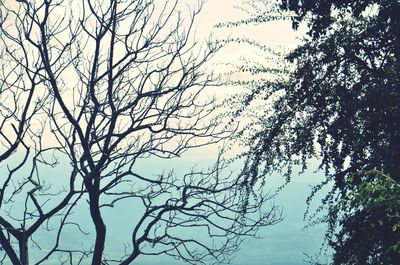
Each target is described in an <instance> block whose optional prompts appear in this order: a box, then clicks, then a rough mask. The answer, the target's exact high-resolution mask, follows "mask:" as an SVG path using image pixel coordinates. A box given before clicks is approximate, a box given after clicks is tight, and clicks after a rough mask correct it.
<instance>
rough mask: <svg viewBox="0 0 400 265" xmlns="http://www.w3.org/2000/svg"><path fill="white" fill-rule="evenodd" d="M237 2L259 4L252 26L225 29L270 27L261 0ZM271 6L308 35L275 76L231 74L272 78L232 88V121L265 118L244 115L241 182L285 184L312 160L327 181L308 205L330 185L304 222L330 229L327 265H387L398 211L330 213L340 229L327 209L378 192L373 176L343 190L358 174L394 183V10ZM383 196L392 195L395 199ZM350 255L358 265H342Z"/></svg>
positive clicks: (397, 130) (397, 79)
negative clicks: (270, 179)
mask: <svg viewBox="0 0 400 265" xmlns="http://www.w3.org/2000/svg"><path fill="white" fill-rule="evenodd" d="M245 2H246V3H252V5H251V6H255V5H256V4H258V5H257V8H255V9H254V10H255V13H254V14H252V15H253V17H251V18H249V19H248V20H242V21H240V22H238V24H235V23H231V25H235V26H237V25H241V24H242V23H243V21H246V22H249V23H263V22H265V21H270V20H272V19H268V16H269V15H270V14H271V12H270V11H268V10H266V11H265V12H264V13H263V12H262V9H260V6H262V4H265V1H245ZM260 3H261V4H260ZM276 4H277V5H279V6H280V7H281V8H282V9H283V11H282V12H283V13H282V19H287V17H288V15H287V14H289V16H291V19H292V21H293V27H294V28H295V29H297V28H298V27H299V23H300V22H303V21H304V22H307V23H308V25H309V27H310V28H309V29H310V30H309V32H308V34H307V36H306V37H305V39H304V40H303V43H302V44H301V45H300V46H299V47H298V48H296V49H295V50H294V51H292V52H291V53H290V54H289V55H288V56H286V60H287V61H288V62H290V63H291V64H290V65H289V66H287V64H285V63H284V62H279V60H278V62H279V65H277V66H276V68H278V69H281V71H280V72H279V71H278V70H274V71H271V68H269V67H264V68H263V67H261V66H260V65H259V64H254V65H252V64H251V63H249V62H246V63H248V64H247V65H245V66H241V67H240V68H239V69H240V70H243V69H245V70H246V71H247V72H250V73H256V74H260V73H261V74H268V73H270V74H273V77H272V78H271V77H270V78H264V79H263V78H255V80H253V81H250V82H248V81H246V82H238V84H240V85H246V86H247V87H248V88H249V90H248V92H247V93H245V94H242V95H240V96H238V97H237V98H236V99H232V100H230V103H231V104H233V105H235V106H236V108H237V110H238V111H237V112H236V113H235V115H238V116H239V115H242V113H244V112H245V111H246V109H248V108H250V109H252V108H254V106H257V107H258V108H260V107H261V108H264V110H265V114H263V115H259V117H258V118H257V117H254V116H253V117H252V118H253V121H252V122H251V124H250V125H249V126H247V127H246V128H245V129H244V130H243V131H242V134H241V135H242V139H241V140H242V141H243V142H244V145H248V146H250V148H249V150H248V151H247V152H245V153H244V154H243V156H245V157H247V159H248V160H249V161H251V162H250V163H251V164H250V165H249V166H248V167H247V172H248V175H247V177H248V178H247V179H248V181H249V182H250V183H256V182H257V181H258V180H259V179H264V178H265V176H267V175H269V174H271V173H272V172H273V171H284V172H285V173H284V175H285V176H286V179H287V181H290V178H291V176H292V169H293V167H294V166H296V165H300V166H302V168H303V170H305V169H306V168H307V166H308V165H309V161H310V159H312V158H314V159H318V160H319V161H320V164H319V168H320V169H323V170H324V173H325V176H326V181H324V182H323V183H321V184H320V185H318V186H316V187H314V189H313V191H312V193H311V195H310V197H309V201H308V202H310V200H311V199H312V198H313V196H314V195H315V193H316V192H318V191H320V190H321V188H322V187H323V186H324V185H326V184H327V183H333V188H332V190H331V191H330V192H329V193H328V195H327V196H326V197H325V198H324V199H323V200H322V204H323V205H321V207H320V208H319V209H318V211H317V212H320V211H322V210H323V209H328V214H327V215H325V216H322V217H321V219H316V220H315V219H313V218H314V217H315V216H316V215H313V216H312V217H311V218H312V219H313V220H314V221H315V222H318V221H322V222H325V223H328V224H329V226H330V227H329V229H330V230H329V231H328V233H327V238H329V239H330V242H329V244H330V245H331V246H333V247H334V250H335V254H334V262H335V264H348V263H349V264H365V262H372V263H368V264H377V263H374V262H378V261H379V262H381V261H382V262H383V264H394V263H393V262H394V260H395V257H398V255H399V253H398V252H391V253H392V254H390V255H391V256H390V255H389V256H388V255H386V253H387V251H388V250H389V248H390V247H391V246H392V245H393V244H394V238H396V237H397V236H398V233H397V232H396V233H394V232H393V231H391V226H392V223H391V222H388V214H390V212H392V211H399V206H398V204H396V206H395V207H394V208H384V207H385V206H387V205H385V204H381V206H382V207H383V209H378V207H372V206H371V207H370V206H369V205H368V206H366V205H365V204H363V203H362V207H366V208H365V209H364V210H362V211H360V212H357V213H355V214H354V215H351V214H352V213H353V211H355V210H356V209H355V208H352V207H347V208H345V207H339V208H340V209H341V210H342V211H344V212H341V213H340V214H344V215H346V214H347V216H345V217H343V219H341V221H340V222H339V223H336V221H332V220H333V219H334V218H335V217H337V215H336V214H339V213H335V214H334V212H335V211H333V210H332V209H333V208H334V206H335V205H337V204H338V203H340V201H342V200H344V201H347V200H352V198H351V197H350V198H349V196H350V195H349V194H352V192H354V190H355V189H358V188H359V189H362V188H363V186H362V183H364V182H368V183H371V185H378V183H377V182H376V181H378V180H374V176H375V175H376V174H371V175H368V176H369V177H366V176H365V177H364V180H363V181H360V182H359V183H357V182H349V180H350V179H353V180H354V176H359V175H360V174H361V173H360V172H368V171H369V170H372V169H378V170H381V171H382V172H384V174H386V175H387V176H388V178H391V179H393V180H394V181H395V182H399V180H400V161H399V158H400V149H399V148H398V147H399V146H400V122H399V121H400V119H399V117H400V90H399V84H400V74H399V73H400V71H399V69H400V68H399V58H400V57H399V48H400V45H399V36H400V34H399V29H400V27H399V26H398V25H399V17H398V15H397V14H398V13H399V10H400V3H399V1H396V0H387V1H386V0H382V1H296V0H294V1H282V2H280V1H277V2H276ZM273 12H276V11H273ZM263 16H265V18H263ZM272 18H275V16H273V17H272ZM244 24H246V23H244ZM226 25H228V26H229V25H230V24H226ZM247 43H249V42H247ZM265 64H266V65H267V64H268V62H266V63H265ZM282 65H283V67H282ZM260 101H261V102H263V103H260ZM257 113H258V112H257ZM350 183H351V184H350ZM354 185H356V187H355V186H354ZM357 185H361V186H360V187H357ZM386 192H388V196H395V197H396V196H398V194H396V193H397V192H398V191H397V190H393V193H392V194H390V193H389V189H386ZM353 206H354V205H353ZM360 207H361V206H360ZM364 218H367V219H366V220H363V219H364ZM371 218H372V219H371ZM361 220H363V221H362V222H361ZM372 220H374V221H372ZM376 220H378V221H376ZM375 221H376V222H378V223H380V222H381V221H382V222H383V223H382V224H381V225H382V227H380V228H379V229H377V233H370V234H369V235H370V236H371V238H370V239H369V240H363V239H365V234H364V233H365V232H366V231H367V230H368V229H372V228H373V227H374V226H375V225H376V224H377V223H376V222H375ZM336 229H340V230H341V232H340V233H339V234H338V237H334V236H333V234H334V233H335V232H336ZM378 231H380V232H381V233H380V232H378ZM352 250H354V253H356V255H359V256H358V257H357V259H358V260H359V261H360V263H351V262H352V261H351V258H352V254H351V251H352ZM349 253H350V254H349ZM363 262H364V263H363Z"/></svg>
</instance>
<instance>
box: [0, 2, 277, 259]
mask: <svg viewBox="0 0 400 265" xmlns="http://www.w3.org/2000/svg"><path fill="white" fill-rule="evenodd" d="M201 5H202V3H201V2H199V3H198V6H197V7H196V8H194V9H191V8H188V7H187V6H186V8H182V7H183V6H182V5H181V3H178V1H177V0H176V1H149V0H138V1H122V0H120V1H116V0H111V1H70V2H68V3H65V2H63V1H51V0H50V1H49V0H44V1H25V0H21V1H18V3H15V2H13V3H11V1H10V2H7V1H6V2H3V3H2V6H1V14H2V20H1V23H2V24H1V33H0V34H1V39H2V43H3V46H4V48H3V54H2V55H3V56H2V63H3V64H5V65H6V66H5V67H4V68H3V73H2V76H1V80H0V81H1V83H0V84H1V85H2V88H1V89H2V90H1V96H2V97H5V96H6V95H7V94H11V95H12V96H13V101H12V103H10V104H11V106H8V105H4V104H2V105H1V107H2V110H3V109H4V111H2V112H1V113H2V118H3V121H4V122H3V123H2V124H3V125H2V126H3V127H5V126H9V127H10V126H11V128H14V130H13V132H14V138H10V136H8V135H6V134H4V133H2V134H1V136H2V137H3V141H5V144H3V143H2V148H3V147H5V148H6V151H5V152H4V158H3V155H2V157H1V161H0V162H1V163H2V164H3V162H4V163H6V164H7V165H8V164H13V165H14V167H13V168H12V169H11V168H10V169H8V175H6V176H7V177H6V179H5V180H3V179H2V181H3V187H2V190H1V196H2V198H1V199H2V200H1V203H2V205H1V207H2V208H1V214H2V215H3V213H4V214H5V217H4V218H3V217H0V226H1V229H2V232H1V234H0V243H1V246H2V248H3V250H4V252H5V259H7V258H8V259H9V260H11V262H12V263H13V264H30V263H29V260H28V248H29V245H28V241H29V240H31V241H32V244H33V246H34V247H36V248H38V249H39V250H40V255H41V256H40V255H39V256H40V257H38V259H37V261H35V264H41V263H46V264H48V262H49V260H50V259H51V258H54V256H55V255H56V254H58V256H59V257H60V260H59V261H60V262H59V263H70V264H80V263H82V262H84V260H85V258H86V257H89V258H90V259H91V264H110V263H116V264H131V263H132V262H133V261H134V260H135V259H136V258H137V257H138V256H139V255H160V254H166V255H170V256H173V257H175V258H180V259H183V260H184V261H186V262H188V263H192V264H198V263H205V262H207V261H208V260H214V261H217V262H223V261H227V260H229V259H230V257H231V256H230V255H231V254H232V252H234V251H236V250H237V249H238V246H239V244H240V242H241V240H242V238H243V236H255V235H256V233H257V231H258V229H259V228H260V227H263V226H267V225H271V224H274V223H276V222H277V221H279V219H280V215H279V211H278V209H277V208H276V207H274V206H272V207H271V208H268V209H266V212H263V209H264V208H263V205H265V202H266V201H267V200H269V199H270V197H268V195H266V194H262V193H260V194H257V196H255V194H250V193H249V192H248V189H247V186H246V185H247V184H246V182H245V181H244V179H243V178H241V176H242V174H233V173H232V172H226V171H227V170H224V169H226V167H227V163H226V162H225V161H224V160H223V158H222V155H221V154H220V156H219V157H218V159H217V161H216V163H215V165H214V166H213V167H211V168H210V169H208V170H196V169H193V170H191V171H190V172H188V173H186V174H183V175H181V174H175V173H174V172H167V173H162V174H159V175H152V174H143V173H140V171H138V169H137V165H138V161H139V162H140V161H141V160H142V159H144V158H150V157H159V158H165V159H170V158H174V157H179V156H181V155H182V154H183V153H184V152H185V151H187V150H188V149H191V148H194V147H199V146H204V145H209V144H212V143H216V142H219V141H221V140H224V139H226V138H227V137H229V136H230V134H231V133H232V132H233V129H234V128H230V127H229V126H224V125H223V124H224V123H223V121H222V120H220V119H218V115H216V113H215V109H216V107H215V100H214V98H213V97H211V96H210V94H209V93H208V92H207V88H208V87H212V86H218V85H219V83H218V78H217V77H214V76H213V75H212V72H211V71H207V69H206V63H207V62H208V61H209V60H210V59H211V57H212V55H213V54H215V52H217V51H218V49H219V48H220V45H219V44H218V43H217V42H214V41H212V40H211V39H209V40H207V41H206V42H205V45H199V44H198V42H197V40H196V39H195V38H194V35H193V33H192V31H193V28H194V20H195V17H196V16H197V14H198V12H199V11H200V9H201ZM185 10H186V11H185ZM25 94H27V96H24V95H25ZM32 98H33V99H32ZM15 124H17V126H15ZM3 127H2V128H3ZM9 134H11V132H9ZM18 146H22V148H21V149H24V150H25V156H24V158H23V159H22V162H20V163H16V162H15V161H14V160H12V159H11V158H10V156H11V155H15V156H18V155H20V153H21V152H18V150H17V147H18ZM31 149H32V150H34V151H33V154H32V155H30V153H29V150H31ZM6 159H8V160H7V161H6ZM62 161H68V163H65V162H62ZM49 167H50V168H54V169H55V170H56V171H57V172H59V173H57V174H60V175H61V176H62V175H65V176H62V177H58V178H56V179H55V178H53V179H51V178H50V180H48V179H49V176H48V174H49V173H48V169H47V171H46V168H49ZM61 171H67V172H69V173H68V174H69V175H67V174H62V173H61ZM16 172H19V175H23V176H22V177H21V176H15V175H16ZM27 172H28V173H27ZM2 174H3V172H2ZM6 189H8V190H10V191H8V193H6V192H5V191H6ZM3 194H7V196H8V197H7V198H5V197H4V196H3ZM17 196H18V197H21V198H23V199H22V203H21V207H20V206H19V204H18V202H17V198H15V199H14V197H17ZM3 197H4V198H3ZM49 198H51V200H50V199H49ZM123 201H125V202H126V201H129V204H131V205H133V206H134V207H135V209H136V212H137V213H140V217H139V218H138V220H137V222H135V223H132V224H131V227H127V228H126V231H127V232H129V233H130V234H131V240H130V242H129V244H128V245H127V247H126V248H125V254H123V255H122V256H120V257H113V256H109V255H108V253H107V248H106V242H107V237H106V236H107V223H106V220H105V218H104V209H106V208H108V207H111V208H112V207H117V206H118V204H120V203H122V202H123ZM3 202H4V204H3ZM6 204H7V205H10V207H13V210H12V211H11V210H8V211H7V210H6V209H5V208H4V207H5V206H4V205H6ZM77 207H83V208H86V209H87V208H88V212H89V216H90V218H91V221H92V223H93V226H94V229H93V232H94V236H91V235H88V237H87V238H88V240H92V239H93V244H92V246H91V247H90V248H88V249H84V248H82V247H75V248H71V247H66V246H65V244H64V243H65V242H63V238H64V236H65V234H66V233H70V232H71V231H75V230H76V231H78V232H80V233H82V235H86V234H87V233H86V232H85V231H83V229H82V227H81V224H82V222H83V221H82V220H80V219H79V216H77V215H76V214H74V209H75V208H77ZM19 211H21V212H22V215H21V214H19V215H18V213H17V212H19ZM7 219H8V220H10V221H8V220H7ZM39 228H43V230H44V231H46V232H47V234H48V235H51V236H52V240H53V242H52V245H51V247H49V246H47V247H46V248H44V247H43V246H41V244H40V243H38V242H36V241H35V240H34V238H33V234H34V233H36V234H37V233H40V232H39V230H41V229H39ZM193 229H196V231H199V232H200V233H201V236H197V237H196V236H195V235H194V234H193V233H192V231H193ZM14 241H16V242H17V243H18V245H19V248H18V250H15V246H14ZM122 252H123V251H121V253H122ZM18 254H19V256H18Z"/></svg>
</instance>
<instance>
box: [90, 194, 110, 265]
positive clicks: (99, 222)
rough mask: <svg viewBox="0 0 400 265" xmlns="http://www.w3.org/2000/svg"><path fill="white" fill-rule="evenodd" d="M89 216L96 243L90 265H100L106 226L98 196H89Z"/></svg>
mask: <svg viewBox="0 0 400 265" xmlns="http://www.w3.org/2000/svg"><path fill="white" fill-rule="evenodd" d="M89 197H90V215H91V217H92V220H93V223H94V226H95V229H96V242H95V245H94V252H93V258H92V265H100V264H101V261H102V257H103V251H104V244H105V239H106V226H105V224H104V222H103V218H102V217H101V213H100V208H99V196H98V194H90V195H89Z"/></svg>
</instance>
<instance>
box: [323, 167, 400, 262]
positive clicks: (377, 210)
mask: <svg viewBox="0 0 400 265" xmlns="http://www.w3.org/2000/svg"><path fill="white" fill-rule="evenodd" d="M346 184H347V185H346V193H345V195H344V196H343V197H342V200H340V201H338V202H336V203H335V204H334V205H331V206H330V208H329V214H328V224H329V229H328V232H327V239H328V244H329V245H330V246H331V247H332V248H333V249H334V251H335V254H334V260H333V264H354V265H356V264H357V265H358V264H359V265H366V264H371V265H372V264H397V263H396V261H398V260H400V248H399V245H400V230H399V227H400V185H399V184H398V183H396V182H395V181H394V180H393V179H391V178H390V177H388V176H387V175H385V174H384V173H383V172H381V171H378V170H370V171H364V172H361V173H358V174H354V175H352V176H351V177H349V178H348V179H347V181H346Z"/></svg>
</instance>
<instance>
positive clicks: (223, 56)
mask: <svg viewBox="0 0 400 265" xmlns="http://www.w3.org/2000/svg"><path fill="white" fill-rule="evenodd" d="M186 1H188V2H189V3H191V2H195V3H196V2H197V1H196V0H195V1H192V0H186ZM240 2H241V0H208V1H207V2H206V3H205V5H204V8H203V10H202V12H201V13H200V14H199V17H198V19H197V23H196V33H197V36H198V38H199V41H201V40H202V39H205V38H207V36H209V35H210V34H212V35H213V36H214V37H215V38H217V39H224V38H226V37H228V36H235V37H243V36H245V37H249V38H253V39H255V40H256V41H259V42H261V43H264V44H266V45H269V46H271V47H273V48H278V47H279V48H284V49H290V48H293V47H295V46H296V45H297V44H298V43H299V39H298V38H299V37H301V35H302V32H293V30H292V29H291V24H290V22H288V21H287V22H279V21H278V22H269V23H265V24H264V25H260V26H246V27H240V28H230V29H226V28H222V29H221V28H215V25H216V24H217V23H220V22H226V21H232V20H233V21H234V20H237V19H240V18H241V17H243V13H241V12H240V11H239V10H237V9H235V8H234V5H235V4H239V3H240ZM241 57H244V58H255V57H257V54H255V53H254V50H252V49H249V47H246V46H241V45H229V46H227V47H225V48H223V49H222V50H221V51H220V52H219V53H218V54H217V55H216V57H215V58H214V60H213V61H212V64H213V65H212V67H213V68H214V69H215V70H216V71H217V72H219V71H223V69H222V68H221V67H220V66H221V64H222V63H224V62H235V61H236V62H237V61H239V60H240V58H241ZM233 89H234V88H232V87H229V86H226V87H224V86H222V87H219V88H218V91H215V92H216V94H218V96H219V97H220V98H221V99H223V98H224V97H226V96H229V95H230V94H231V93H232V90H233ZM235 89H237V88H235ZM216 151H217V147H216V146H210V147H205V148H202V149H198V150H193V151H191V152H189V153H187V154H185V156H184V157H182V158H179V159H174V160H168V161H157V168H163V169H166V168H180V169H181V170H184V167H185V166H186V167H191V165H194V164H201V165H207V164H210V163H212V161H213V160H212V159H211V158H212V157H213V155H212V154H215V156H216ZM210 157H211V158H210ZM154 163H155V162H154V161H153V160H151V159H149V160H147V161H143V162H142V164H141V165H140V166H141V167H142V170H143V171H149V170H152V169H153V168H154V166H153V165H154ZM154 173H155V174H156V173H158V172H156V171H154ZM320 180H321V173H318V172H317V173H314V172H312V171H310V172H306V174H303V175H301V176H296V177H295V178H293V181H292V182H291V183H289V184H288V185H287V186H286V188H284V189H283V190H282V192H281V193H280V194H279V196H278V197H277V198H276V201H275V203H276V204H278V205H281V207H282V209H283V214H284V216H285V219H284V220H283V221H282V222H280V223H279V224H277V225H274V226H269V227H266V228H264V229H262V230H261V231H260V234H259V235H260V239H250V238H249V239H246V240H245V241H244V243H243V245H242V247H241V249H240V251H238V252H237V253H236V255H235V256H234V258H233V259H232V264H233V265H297V264H299V265H300V264H306V263H305V262H304V261H303V260H304V259H305V258H306V256H305V255H304V253H306V254H309V255H313V254H315V253H317V252H318V251H319V248H320V247H321V244H322V242H323V241H322V239H323V233H324V230H323V227H312V228H308V229H304V226H305V225H306V224H307V222H306V221H304V220H303V215H304V212H305V210H306V198H307V196H308V194H309V193H310V191H311V186H312V185H316V184H318V183H319V181H320ZM281 184H282V178H280V176H279V175H274V176H270V177H269V178H268V184H267V186H266V188H267V189H270V190H274V189H275V188H277V187H278V186H280V185H281ZM315 202H318V198H316V199H315ZM119 211H121V212H119V213H118V209H117V212H113V213H112V214H111V213H110V214H109V215H108V217H107V218H114V219H115V216H117V215H119V214H123V213H124V212H125V211H126V209H123V207H122V208H120V209H119ZM106 215H107V214H106ZM118 222H121V224H122V223H124V220H121V219H118V220H117V219H115V221H114V225H113V227H114V231H113V233H110V234H112V236H111V243H110V244H112V242H114V243H117V242H120V241H121V239H120V237H123V236H124V232H125V231H124V230H119V227H122V225H121V226H120V225H119V223H118ZM73 240H75V239H74V235H71V242H72V241H73ZM156 263H157V264H160V265H172V264H183V263H180V262H177V261H175V260H172V259H169V258H166V257H152V258H147V257H142V258H140V259H139V260H138V263H137V264H138V265H150V264H156Z"/></svg>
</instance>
